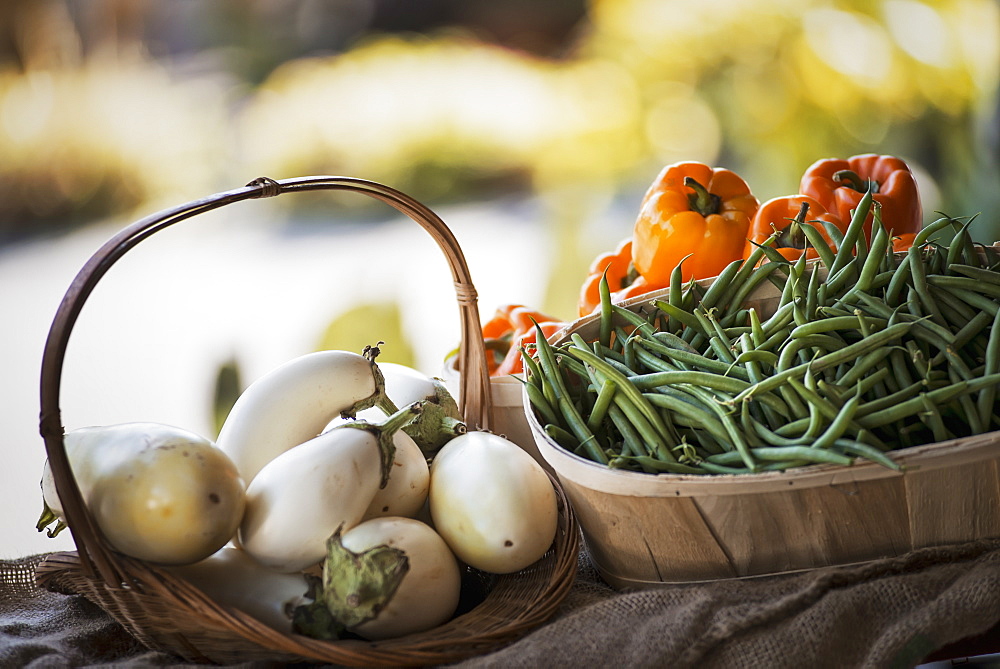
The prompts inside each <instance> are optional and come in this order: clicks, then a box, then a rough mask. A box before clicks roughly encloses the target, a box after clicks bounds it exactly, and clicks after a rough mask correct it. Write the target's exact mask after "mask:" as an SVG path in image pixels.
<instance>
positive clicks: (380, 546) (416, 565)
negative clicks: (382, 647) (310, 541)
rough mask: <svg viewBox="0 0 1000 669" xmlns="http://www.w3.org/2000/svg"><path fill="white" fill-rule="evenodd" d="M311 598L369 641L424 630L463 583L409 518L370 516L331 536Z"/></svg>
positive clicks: (451, 561)
mask: <svg viewBox="0 0 1000 669" xmlns="http://www.w3.org/2000/svg"><path fill="white" fill-rule="evenodd" d="M328 547H329V554H328V556H327V558H326V560H325V561H324V564H323V585H322V588H321V589H320V591H319V593H318V594H317V598H316V603H317V604H318V605H323V606H326V608H327V609H328V610H329V612H330V615H331V616H332V618H333V620H335V621H336V622H337V623H338V624H340V625H343V626H344V627H345V628H346V629H348V630H350V631H352V632H354V633H355V634H358V635H360V636H363V637H365V638H366V639H369V640H373V641H374V640H379V639H389V638H394V637H398V636H402V635H404V634H412V633H416V632H423V631H425V630H428V629H431V628H432V627H436V626H438V625H440V624H441V623H443V622H445V621H447V620H448V619H449V618H451V616H452V615H453V614H454V613H455V609H456V608H457V607H458V601H459V595H460V592H461V586H462V576H461V570H460V568H459V565H458V561H457V560H456V559H455V556H454V555H453V554H452V552H451V550H450V549H449V548H448V545H447V544H446V543H445V542H444V540H443V539H442V538H441V537H440V535H438V534H437V532H435V531H434V530H433V529H431V528H430V527H428V526H427V525H425V524H424V523H421V522H420V521H418V520H413V519H412V518H397V517H385V518H375V519H372V520H369V521H366V522H364V523H361V524H360V525H358V526H357V527H354V528H352V529H350V530H347V531H345V532H344V533H343V534H340V533H339V532H338V533H337V534H335V535H334V536H333V537H332V538H331V539H330V542H329V544H328Z"/></svg>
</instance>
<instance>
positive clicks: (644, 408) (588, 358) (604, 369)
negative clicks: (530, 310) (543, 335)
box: [567, 335, 675, 442]
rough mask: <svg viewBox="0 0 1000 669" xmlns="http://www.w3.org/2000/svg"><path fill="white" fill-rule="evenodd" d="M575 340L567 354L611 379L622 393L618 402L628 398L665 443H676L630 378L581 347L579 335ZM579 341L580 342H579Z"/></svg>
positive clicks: (583, 346)
mask: <svg viewBox="0 0 1000 669" xmlns="http://www.w3.org/2000/svg"><path fill="white" fill-rule="evenodd" d="M573 340H574V343H575V344H576V347H575V348H570V349H567V352H568V353H570V354H571V355H575V356H577V357H579V358H580V359H581V360H582V361H583V362H584V363H586V364H588V365H590V366H591V367H593V368H595V369H596V370H598V371H599V372H600V373H601V374H602V375H604V376H605V377H606V378H608V379H611V380H612V381H614V382H615V383H616V385H617V386H618V390H619V391H621V392H619V393H615V401H616V402H617V401H618V398H619V397H626V398H628V399H629V400H630V401H631V402H633V403H634V404H635V406H636V408H637V409H638V410H639V411H640V412H641V413H642V415H643V416H644V417H645V418H646V420H648V421H649V423H650V424H651V426H652V427H653V429H654V430H655V431H656V433H657V434H658V435H659V436H660V437H661V438H662V439H663V441H664V442H668V441H675V440H674V439H673V438H672V437H673V435H671V434H670V433H669V431H668V428H667V427H666V425H664V424H663V420H662V419H661V417H660V415H659V414H658V413H657V412H656V411H655V410H654V409H653V407H651V406H649V403H648V402H646V401H645V400H644V399H643V397H642V393H641V392H640V391H639V390H638V389H637V388H636V387H635V386H633V385H632V384H631V383H629V381H628V377H626V376H624V375H623V374H621V372H619V371H618V370H616V369H615V368H614V367H612V366H611V365H608V364H607V362H605V361H604V360H603V359H601V358H599V357H598V356H596V355H595V354H594V353H593V351H591V350H590V349H588V348H587V347H586V345H585V343H584V345H582V346H581V344H580V342H582V338H580V337H579V335H574V337H573ZM577 340H579V342H578V341H577Z"/></svg>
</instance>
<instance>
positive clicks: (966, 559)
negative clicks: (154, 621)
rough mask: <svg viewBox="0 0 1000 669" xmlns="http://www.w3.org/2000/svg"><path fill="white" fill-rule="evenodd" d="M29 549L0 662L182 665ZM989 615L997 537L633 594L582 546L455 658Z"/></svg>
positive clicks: (825, 662) (717, 645) (673, 663)
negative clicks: (540, 604) (522, 615)
mask: <svg viewBox="0 0 1000 669" xmlns="http://www.w3.org/2000/svg"><path fill="white" fill-rule="evenodd" d="M39 560H40V556H33V557H29V558H24V559H21V560H11V561H0V667H32V668H40V667H46V668H48V667H79V666H109V667H110V666H114V667H120V666H131V667H140V666H143V667H146V666H160V667H163V666H168V667H169V666H174V667H180V666H189V665H185V664H184V663H183V662H181V661H180V660H178V659H177V658H175V657H173V656H171V655H169V654H166V653H162V652H156V651H150V650H147V649H145V648H143V647H142V646H141V645H140V644H139V643H137V642H136V641H135V640H134V639H133V638H132V637H131V636H129V634H128V633H127V632H125V630H124V629H123V628H122V627H121V626H119V625H118V624H117V623H116V622H115V621H114V620H112V619H111V618H109V617H108V616H107V615H106V614H105V613H104V612H103V611H102V610H101V609H99V608H98V607H97V606H95V605H93V604H91V603H90V602H88V601H87V600H85V599H83V598H81V597H77V596H66V595H59V594H55V593H51V592H47V591H43V590H39V589H38V588H37V587H36V586H35V584H34V580H33V568H34V565H35V564H37V563H38V561H39ZM998 623H1000V542H982V543H974V544H965V545H962V546H952V547H943V548H929V549H922V550H919V551H916V552H913V553H911V554H909V555H906V556H903V557H900V558H894V559H889V560H881V561H877V562H871V563H867V564H864V565H857V566H850V567H840V568H836V569H825V570H819V571H813V572H805V573H799V574H788V575H783V576H773V577H767V578H756V579H747V580H742V581H739V580H736V581H719V582H714V583H700V584H688V585H678V586H671V587H667V588H663V589H659V590H649V591H640V592H632V593H618V592H614V591H613V590H611V589H610V588H608V587H607V586H606V585H605V584H604V583H603V582H602V581H601V580H600V577H599V576H598V575H597V573H596V572H595V571H594V570H593V569H592V568H591V566H590V563H589V560H587V558H586V555H585V554H582V555H581V559H580V572H579V575H578V577H577V580H576V582H575V584H574V587H573V590H572V592H571V593H570V595H569V596H568V597H567V599H566V601H565V602H564V604H563V606H562V607H561V609H560V611H559V613H558V614H557V616H556V617H555V619H554V620H553V621H552V622H550V623H549V624H547V625H545V626H543V627H542V628H540V629H538V630H536V631H535V632H533V633H532V634H529V635H528V636H526V637H524V638H523V639H521V640H520V641H518V642H516V643H513V644H511V645H509V646H507V647H506V648H503V649H500V650H499V651H496V652H494V653H492V654H489V655H485V656H482V657H478V658H475V659H472V660H469V661H467V662H465V663H462V664H461V665H459V666H461V667H468V668H473V667H505V668H506V667H568V666H579V665H586V666H607V667H797V668H798V667H912V666H915V665H917V664H920V663H921V662H923V661H924V660H926V659H927V658H928V657H930V656H932V655H933V654H934V653H936V652H937V653H940V652H942V649H946V648H948V647H953V646H950V645H951V644H955V643H956V642H959V641H960V640H962V639H967V638H969V637H975V636H979V635H982V634H984V633H985V632H987V631H989V630H991V628H993V627H995V626H996V625H997V624H998ZM239 666H242V667H247V668H250V667H254V668H260V667H265V666H272V665H267V664H265V663H260V662H252V661H248V662H247V663H246V664H243V665H239ZM977 666H982V665H981V663H977Z"/></svg>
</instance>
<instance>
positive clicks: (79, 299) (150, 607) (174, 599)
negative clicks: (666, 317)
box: [36, 176, 579, 666]
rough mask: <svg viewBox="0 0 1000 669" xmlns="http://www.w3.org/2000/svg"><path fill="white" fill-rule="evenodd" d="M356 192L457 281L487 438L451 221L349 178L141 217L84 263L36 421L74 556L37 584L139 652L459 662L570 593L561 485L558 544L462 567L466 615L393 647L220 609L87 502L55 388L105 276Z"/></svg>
mask: <svg viewBox="0 0 1000 669" xmlns="http://www.w3.org/2000/svg"><path fill="white" fill-rule="evenodd" d="M318 190H340V191H348V192H356V193H360V194H364V195H367V196H369V197H372V198H374V199H377V200H380V201H382V202H385V203H386V204H388V205H390V206H392V207H393V208H395V209H396V210H398V211H399V212H401V213H403V214H405V215H406V216H408V217H409V218H411V219H412V220H413V221H415V222H416V223H418V224H419V225H421V227H423V228H424V230H426V231H427V232H428V233H429V234H430V235H431V236H432V237H433V238H434V240H435V241H436V242H437V244H438V246H439V248H440V249H441V251H442V253H443V254H444V256H445V258H446V260H447V262H448V264H449V267H450V268H451V271H452V277H453V279H454V288H455V292H456V297H457V301H458V307H459V315H460V320H461V333H460V344H459V358H460V360H461V364H462V368H463V369H465V370H467V373H466V374H463V375H462V379H461V384H460V387H459V397H458V402H459V406H460V408H461V410H462V414H463V416H464V418H465V421H466V423H467V425H468V426H469V428H470V429H483V430H489V429H490V427H491V420H492V400H491V395H490V381H489V375H488V371H487V365H486V353H485V348H484V344H483V339H482V337H481V335H480V322H479V311H478V305H477V294H476V290H475V287H474V286H473V284H472V281H471V277H470V274H469V269H468V266H467V264H466V260H465V257H464V254H463V253H462V250H461V247H460V246H459V244H458V241H457V239H456V238H455V237H454V235H453V234H452V232H451V230H450V229H449V228H448V227H447V226H446V225H445V223H444V222H443V221H442V220H441V219H440V218H439V217H438V216H437V215H436V214H435V213H434V212H432V211H431V210H430V209H428V208H427V207H426V206H424V205H422V204H421V203H419V202H418V201H416V200H414V199H413V198H411V197H409V196H408V195H406V194H404V193H401V192H399V191H397V190H395V189H392V188H390V187H388V186H385V185H382V184H378V183H376V182H372V181H367V180H363V179H357V178H352V177H337V176H314V177H301V178H297V179H288V180H283V181H275V180H273V179H268V178H262V179H258V180H255V181H254V182H251V183H250V184H248V185H247V186H246V187H243V188H240V189H236V190H232V191H226V192H222V193H218V194H216V195H213V196H210V197H207V198H205V199H202V200H197V201H194V202H190V203H187V204H184V205H181V206H179V207H175V208H172V209H169V210H165V211H162V212H159V213H157V214H154V215H152V216H149V217H147V218H144V219H142V220H140V221H137V222H135V223H133V224H132V225H130V226H128V227H126V228H124V229H123V230H122V231H120V232H119V233H118V234H117V235H115V236H114V237H112V238H111V239H110V240H108V241H107V242H106V243H105V244H104V245H103V246H102V247H101V248H100V249H99V250H98V251H97V252H96V253H95V254H94V255H93V256H92V257H91V258H90V259H89V260H88V261H87V263H86V264H85V265H84V267H83V268H82V269H81V270H80V272H79V273H78V274H77V276H76V278H75V279H74V281H73V283H72V284H71V285H70V287H69V289H68V290H67V292H66V294H65V296H64V298H63V301H62V303H61V304H60V306H59V309H58V311H57V312H56V315H55V318H54V320H53V323H52V326H51V328H50V331H49V336H48V339H47V341H46V346H45V350H44V354H43V359H42V370H41V424H40V431H41V434H42V436H43V438H44V439H45V448H46V453H47V456H48V460H49V465H50V467H51V469H52V473H53V478H54V480H55V484H56V489H57V491H58V494H59V497H60V500H61V501H62V504H63V507H64V512H65V516H66V518H65V521H66V523H67V525H68V526H69V529H70V531H71V533H72V535H73V540H74V543H75V544H76V547H77V550H76V551H74V552H67V553H55V554H52V555H51V556H49V557H48V558H47V559H45V560H44V561H43V562H42V563H41V564H40V565H39V566H38V567H37V569H36V580H37V581H38V583H39V585H40V586H42V587H45V588H48V589H51V590H54V591H58V592H64V593H68V594H80V595H83V596H85V597H86V598H87V599H89V600H91V601H93V602H94V603H96V604H98V605H99V606H101V607H102V608H103V609H104V610H105V611H107V612H108V613H109V614H110V615H111V616H112V617H114V618H115V619H116V620H117V621H118V622H120V623H121V624H122V625H123V626H124V627H125V628H126V629H127V630H129V631H130V632H131V633H132V634H133V635H135V636H136V638H137V639H139V640H140V641H141V642H142V643H143V644H144V645H146V646H148V647H149V648H152V649H157V650H164V651H167V652H171V653H174V654H177V655H179V656H180V657H183V658H185V659H187V660H191V661H211V662H216V663H233V662H240V661H246V660H248V659H253V660H274V661H299V660H312V661H317V660H318V661H322V662H328V663H333V664H340V665H350V666H367V665H376V664H377V665H386V664H389V665H428V664H444V663H449V662H455V661H458V660H461V659H464V658H467V657H470V656H473V655H477V654H481V653H484V652H487V651H489V650H491V649H495V648H497V647H498V646H501V645H504V644H507V643H510V642H511V641H513V640H515V639H517V638H519V637H520V636H523V635H524V634H526V633H527V632H528V631H530V630H532V629H534V628H535V627H537V626H539V625H541V624H542V623H544V622H545V621H546V620H548V619H549V618H551V617H552V616H553V615H554V614H555V612H556V610H557V608H558V606H559V604H560V603H561V602H562V601H563V600H564V599H565V597H566V595H567V594H568V593H569V589H570V588H571V587H572V583H573V580H574V577H575V574H576V569H577V559H578V551H579V527H578V525H577V521H576V516H575V515H574V513H573V509H572V507H571V505H570V504H569V503H568V500H567V499H566V497H565V494H564V491H563V490H562V487H561V485H560V484H559V482H558V480H556V479H555V478H554V477H551V479H552V484H553V487H554V489H555V491H556V496H557V500H558V505H559V517H558V528H557V534H556V538H555V541H554V542H553V545H552V546H551V547H550V549H549V550H548V552H547V553H546V554H545V555H544V556H543V557H542V558H541V559H540V560H539V561H538V562H536V563H535V564H534V565H531V566H530V567H528V568H526V569H524V570H522V571H520V572H517V573H514V574H506V575H500V576H493V575H486V574H479V573H476V572H473V571H472V570H467V574H466V575H467V577H471V578H474V579H479V580H480V581H482V583H483V584H484V589H485V591H486V592H485V595H484V596H483V599H482V601H481V602H479V603H478V604H476V605H475V606H473V607H472V608H471V609H470V610H468V611H467V612H465V613H462V614H460V615H457V616H456V617H455V618H453V619H452V620H451V621H449V622H447V623H445V624H443V625H441V626H439V627H436V628H434V629H432V630H429V631H427V632H424V633H421V634H413V635H408V636H406V637H400V638H397V639H391V640H385V641H379V642H364V641H360V640H341V641H319V640H315V639H310V638H307V637H304V636H299V635H294V634H290V635H286V634H283V633H281V632H278V631H276V630H274V629H272V628H270V627H268V626H266V625H264V624H262V623H260V622H259V621H257V620H255V619H254V618H252V617H250V616H249V615H247V614H245V613H243V612H241V611H237V610H233V609H227V608H224V607H222V606H220V605H219V604H217V603H215V602H213V601H212V600H211V599H210V598H208V597H207V596H206V595H205V594H204V593H202V592H201V591H200V590H198V589H197V588H195V587H194V586H192V585H191V584H190V583H188V582H186V581H184V580H183V579H181V578H180V577H179V576H177V575H175V574H173V573H170V572H168V571H167V570H164V569H160V568H158V567H156V566H155V565H151V564H148V563H145V562H143V561H140V560H136V559H133V558H129V557H126V556H124V555H121V554H120V553H117V552H115V551H114V550H113V549H112V548H111V546H110V545H109V543H108V542H107V541H106V539H105V538H104V537H103V536H102V534H101V532H100V528H99V527H97V524H96V523H95V521H94V519H93V517H92V515H91V514H90V512H89V510H88V509H87V507H86V504H84V502H83V499H82V497H81V494H80V490H79V487H78V486H77V483H76V480H75V479H74V477H73V472H72V469H71V467H70V465H69V462H68V459H67V457H66V451H65V444H64V441H63V439H64V428H63V426H62V422H61V417H60V408H59V407H60V404H59V402H60V392H59V391H60V380H61V373H62V366H63V360H64V357H65V353H66V346H67V342H68V339H69V336H70V332H71V331H72V328H73V326H74V324H75V322H76V320H77V317H78V315H79V314H80V312H81V310H82V308H83V305H84V303H85V301H86V299H87V297H88V296H89V295H90V293H91V292H92V291H93V289H94V287H95V286H96V285H97V283H98V282H99V281H100V279H101V277H103V276H104V274H105V273H106V272H107V270H108V269H109V268H110V267H111V266H112V265H113V264H114V263H115V262H116V261H117V260H118V259H120V258H121V257H122V256H123V255H124V254H125V253H126V252H128V251H129V250H130V249H132V248H134V247H135V246H136V245H137V244H138V243H139V242H141V241H143V240H145V239H147V238H148V237H150V236H152V235H153V234H154V233H156V232H157V231H159V230H162V229H164V228H166V227H169V226H171V225H173V224H175V223H178V222H180V221H183V220H186V219H188V218H192V217H194V216H197V215H198V214H201V213H203V212H207V211H210V210H213V209H217V208H219V207H222V206H225V205H228V204H232V203H235V202H240V201H243V200H250V199H256V198H261V197H274V196H277V195H280V194H283V193H295V192H307V191H318Z"/></svg>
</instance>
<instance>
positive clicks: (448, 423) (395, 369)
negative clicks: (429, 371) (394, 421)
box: [378, 362, 466, 457]
mask: <svg viewBox="0 0 1000 669" xmlns="http://www.w3.org/2000/svg"><path fill="white" fill-rule="evenodd" d="M378 367H379V371H380V372H381V373H382V376H383V378H384V380H385V396H384V397H383V398H382V399H381V400H380V401H379V402H378V407H379V408H380V409H381V410H382V411H383V412H384V413H385V414H392V413H394V412H395V411H396V407H401V406H406V405H408V404H413V403H414V402H422V403H423V404H424V410H423V414H422V415H421V417H420V419H419V420H417V421H415V422H414V423H412V424H411V425H408V426H407V427H406V433H407V434H409V435H410V436H411V437H412V438H413V440H414V441H415V442H417V445H418V446H419V447H420V450H421V451H423V452H424V455H425V456H428V457H430V456H432V455H433V454H434V453H435V452H437V450H438V449H439V448H441V447H442V446H443V445H444V444H445V443H447V441H448V440H449V439H452V438H454V437H456V436H458V435H460V434H465V432H466V427H465V423H464V422H462V414H461V412H460V411H459V410H458V403H457V402H456V401H455V398H454V397H452V395H451V393H450V392H448V389H447V387H446V386H445V383H444V381H442V380H441V379H439V378H435V377H430V376H427V375H426V374H424V373H423V372H420V371H417V370H415V369H413V368H412V367H407V366H406V365H400V364H397V363H392V362H385V363H381V364H379V366H378Z"/></svg>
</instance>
